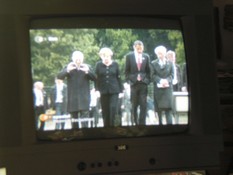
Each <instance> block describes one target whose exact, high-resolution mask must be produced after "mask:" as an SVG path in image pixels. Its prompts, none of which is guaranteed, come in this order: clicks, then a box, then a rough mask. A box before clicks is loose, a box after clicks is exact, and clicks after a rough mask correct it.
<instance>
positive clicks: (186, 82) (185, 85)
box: [181, 63, 188, 92]
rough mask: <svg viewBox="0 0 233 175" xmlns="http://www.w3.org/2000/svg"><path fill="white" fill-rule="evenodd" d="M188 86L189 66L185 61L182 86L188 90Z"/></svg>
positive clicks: (183, 90)
mask: <svg viewBox="0 0 233 175" xmlns="http://www.w3.org/2000/svg"><path fill="white" fill-rule="evenodd" d="M187 86H188V80H187V67H186V63H184V64H183V66H182V88H181V91H182V92H187V91H188V89H187Z"/></svg>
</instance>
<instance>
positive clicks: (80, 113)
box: [57, 51, 95, 128]
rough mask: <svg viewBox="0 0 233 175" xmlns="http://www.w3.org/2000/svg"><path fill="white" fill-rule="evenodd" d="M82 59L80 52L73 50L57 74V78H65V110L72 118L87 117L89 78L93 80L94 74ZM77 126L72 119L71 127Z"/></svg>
mask: <svg viewBox="0 0 233 175" xmlns="http://www.w3.org/2000/svg"><path fill="white" fill-rule="evenodd" d="M83 59H84V55H83V53H82V52H80V51H74V52H73V54H72V61H71V62H70V63H69V64H68V65H67V66H66V67H65V68H64V69H63V70H62V71H61V72H60V73H59V74H58V76H57V77H58V78H59V79H65V78H67V90H68V106H67V108H68V109H67V111H68V112H69V113H70V114H71V117H72V119H77V118H86V117H89V116H88V111H89V104H90V80H93V81H94V80H95V74H94V72H93V71H92V70H91V68H90V67H89V65H87V64H84V63H83ZM77 127H78V124H77V122H76V121H75V120H73V122H72V128H77ZM84 127H85V126H84Z"/></svg>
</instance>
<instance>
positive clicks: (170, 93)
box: [30, 28, 189, 131]
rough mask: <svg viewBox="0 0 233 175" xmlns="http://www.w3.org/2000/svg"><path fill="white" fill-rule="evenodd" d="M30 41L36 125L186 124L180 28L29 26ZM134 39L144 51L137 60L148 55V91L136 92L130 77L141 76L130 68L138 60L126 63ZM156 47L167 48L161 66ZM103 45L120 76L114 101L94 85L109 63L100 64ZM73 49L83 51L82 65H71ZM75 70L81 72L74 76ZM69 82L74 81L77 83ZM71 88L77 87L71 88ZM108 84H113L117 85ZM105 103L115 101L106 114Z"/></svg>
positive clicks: (48, 127) (52, 127)
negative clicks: (119, 90) (55, 27)
mask: <svg viewBox="0 0 233 175" xmlns="http://www.w3.org/2000/svg"><path fill="white" fill-rule="evenodd" d="M30 40H31V68H32V70H31V71H32V78H33V83H34V84H33V97H34V98H33V99H34V112H35V124H36V127H37V129H38V130H46V131H50V130H51V131H52V130H70V129H73V128H75V129H76V128H77V129H83V128H104V127H106V126H105V125H107V126H108V127H109V126H110V127H133V126H137V125H144V126H154V127H156V126H159V125H161V126H163V125H168V124H171V125H187V124H188V114H189V113H188V112H189V96H188V91H187V87H188V86H187V73H186V58H185V50H184V43H183V38H182V32H181V31H180V30H164V29H95V28H78V29H31V30H30ZM136 40H140V41H142V43H143V49H144V50H143V53H144V54H145V55H146V56H145V55H143V56H142V60H141V63H142V64H143V61H145V60H146V59H147V56H148V58H149V68H150V74H149V79H150V81H149V82H147V84H146V91H147V92H145V91H144V92H140V91H138V90H137V88H135V86H136V85H135V82H134V78H133V76H138V74H140V75H142V78H144V77H143V76H144V74H143V71H141V70H139V71H138V72H140V73H134V72H133V69H137V68H136V64H135V65H132V64H133V63H132V61H129V62H128V63H127V59H128V58H127V56H128V54H129V53H130V52H132V53H133V54H134V49H135V47H134V42H135V41H136ZM157 46H164V47H165V48H166V54H165V55H164V56H165V60H164V61H165V66H164V65H162V62H161V61H160V60H159V57H160V55H161V54H163V53H160V52H162V51H161V50H159V52H156V53H155V48H156V47H157ZM102 48H109V49H110V50H111V51H112V52H113V54H112V55H111V59H112V61H113V62H115V63H117V65H118V68H119V76H118V78H120V81H121V85H122V90H121V92H120V93H118V92H117V91H116V94H115V96H116V95H117V98H118V99H117V101H114V100H113V101H114V102H112V101H111V100H110V98H108V97H106V96H107V95H106V94H102V92H100V91H99V87H98V84H101V83H100V81H101V80H103V81H105V80H106V79H104V78H103V77H101V76H108V75H106V67H108V66H106V65H105V64H101V63H103V58H102V57H101V55H100V54H99V52H100V50H101V49H102ZM74 51H81V53H82V54H83V61H82V62H81V64H80V65H79V64H76V65H75V64H73V63H74V62H75V61H78V60H77V59H79V57H80V55H79V53H77V55H76V56H74V55H73V52H74ZM105 54H106V53H105ZM107 54H108V53H107ZM104 56H105V57H107V56H106V55H104ZM81 57H82V56H81ZM76 58H77V59H76ZM74 60H75V61H74ZM99 62H101V63H100V66H101V65H102V66H105V67H104V68H100V70H101V71H103V72H102V73H99V72H97V63H99ZM136 62H137V61H136V56H135V63H136ZM129 64H130V65H129ZM86 66H87V67H86ZM127 66H128V67H127ZM84 69H85V70H84ZM98 69H99V67H98ZM74 70H75V71H77V72H79V73H77V74H75V75H73V74H74V73H73V71H74ZM111 71H112V72H111ZM114 71H115V69H111V70H110V73H109V76H115V72H114ZM80 72H81V73H80ZM87 74H88V82H87V81H84V82H83V81H82V78H83V76H84V77H85V76H86V77H87ZM72 76H74V77H72ZM145 76H146V75H145ZM98 78H99V79H98ZM97 79H98V80H97ZM112 79H113V78H110V80H112ZM73 81H75V82H77V83H76V85H75V83H73ZM135 81H139V83H138V84H140V86H143V83H144V82H143V81H142V80H136V79H135ZM164 82H165V83H164ZM72 83H73V84H72ZM136 84H137V83H136ZM111 85H113V84H111ZM71 86H73V87H71ZM100 86H101V85H100ZM102 86H104V85H102ZM138 87H139V86H138ZM72 88H73V89H75V90H73V91H72V92H71V89H72ZM112 88H115V85H113V87H112ZM112 88H111V90H112ZM144 90H145V88H144ZM104 93H107V92H104ZM145 94H146V98H145V99H144V100H145V101H144V102H143V104H142V101H141V100H143V98H137V97H140V96H141V95H145ZM132 96H134V97H132ZM71 99H72V100H71ZM137 99H139V101H137ZM104 100H105V101H104ZM106 100H110V101H106ZM135 100H136V101H135ZM72 101H76V102H75V103H72ZM108 103H111V104H114V105H113V106H112V108H114V109H109V110H110V111H107V112H108V113H107V116H106V114H105V112H106V107H105V108H104V107H103V104H107V105H108ZM86 104H88V106H87V105H86ZM101 104H102V105H101ZM168 104H169V105H168ZM140 106H145V107H146V108H145V109H144V108H142V107H140ZM143 110H145V112H144V113H143V112H142V111H143ZM112 111H114V117H112V114H111V113H112ZM103 115H105V116H103ZM108 115H110V116H108ZM142 115H143V116H142ZM141 117H142V118H143V119H142V118H141ZM140 120H142V122H141V121H140ZM109 123H110V125H108V124H109Z"/></svg>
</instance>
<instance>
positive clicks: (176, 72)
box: [166, 50, 182, 91]
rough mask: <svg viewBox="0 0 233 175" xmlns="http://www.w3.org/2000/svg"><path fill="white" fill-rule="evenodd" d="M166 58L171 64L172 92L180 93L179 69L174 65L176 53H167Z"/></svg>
mask: <svg viewBox="0 0 233 175" xmlns="http://www.w3.org/2000/svg"><path fill="white" fill-rule="evenodd" d="M166 57H167V59H168V60H169V61H171V62H172V64H173V69H174V78H173V80H172V84H173V91H181V86H182V81H181V69H180V66H179V65H178V64H177V63H176V53H175V52H174V51H172V50H169V51H167V54H166Z"/></svg>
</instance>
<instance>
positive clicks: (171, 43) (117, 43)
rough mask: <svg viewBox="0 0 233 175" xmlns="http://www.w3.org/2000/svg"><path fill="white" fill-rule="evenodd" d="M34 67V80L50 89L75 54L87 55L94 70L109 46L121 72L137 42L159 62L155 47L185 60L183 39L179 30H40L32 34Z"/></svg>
mask: <svg viewBox="0 0 233 175" xmlns="http://www.w3.org/2000/svg"><path fill="white" fill-rule="evenodd" d="M30 39H31V64H32V75H33V80H34V81H38V80H40V81H42V82H44V83H45V85H46V86H51V85H53V83H54V78H55V77H56V75H57V73H58V72H59V71H60V70H61V69H62V68H63V67H64V66H65V65H66V64H68V63H69V62H70V57H71V54H72V52H73V51H75V50H80V51H82V52H83V53H84V57H85V58H84V59H85V60H84V61H85V62H86V63H88V64H90V65H92V67H93V68H94V66H95V64H96V62H97V61H98V60H99V56H98V52H99V50H100V48H102V47H109V48H111V49H112V51H113V52H114V55H113V59H115V60H116V61H117V62H118V63H119V65H120V69H121V70H122V71H121V72H122V75H123V69H124V56H125V54H126V53H128V52H129V51H132V50H133V42H134V41H135V40H137V39H138V40H141V41H143V43H144V45H145V52H146V53H148V54H149V55H150V57H151V60H153V59H156V57H155V54H154V48H155V47H156V46H158V45H164V46H165V47H167V49H168V50H174V51H175V52H176V55H177V62H178V63H179V64H182V63H183V62H184V61H185V53H184V44H183V38H182V34H181V32H180V31H177V30H161V29H160V30H155V29H153V30H152V29H150V30H143V29H80V28H79V29H44V30H43V29H38V30H35V29H34V30H31V31H30Z"/></svg>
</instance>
